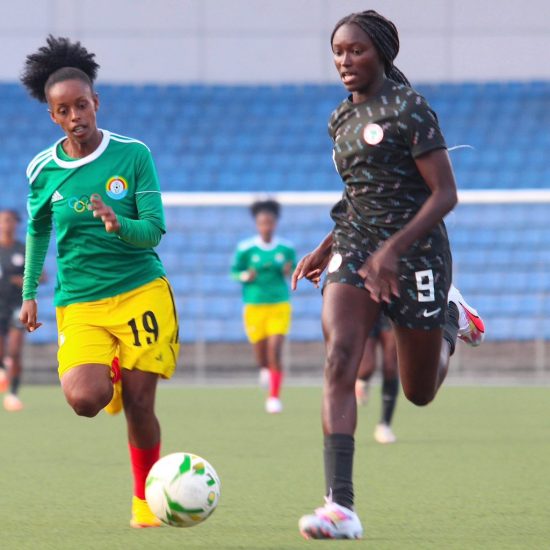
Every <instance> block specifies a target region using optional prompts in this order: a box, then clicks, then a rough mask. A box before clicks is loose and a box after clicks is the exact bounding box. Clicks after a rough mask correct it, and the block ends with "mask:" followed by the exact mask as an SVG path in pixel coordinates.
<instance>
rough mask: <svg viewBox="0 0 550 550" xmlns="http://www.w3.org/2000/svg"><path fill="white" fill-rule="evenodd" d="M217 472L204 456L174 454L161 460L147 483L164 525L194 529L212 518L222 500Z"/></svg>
mask: <svg viewBox="0 0 550 550" xmlns="http://www.w3.org/2000/svg"><path fill="white" fill-rule="evenodd" d="M220 489H221V483H220V478H219V477H218V474H217V473H216V470H214V468H213V467H212V465H211V464H210V463H209V462H207V461H206V460H204V458H201V457H200V456H197V455H194V454H191V453H173V454H170V455H166V456H164V457H162V458H161V459H159V460H157V462H155V464H154V465H153V467H152V468H151V471H150V472H149V475H148V476H147V481H146V484H145V498H146V499H147V503H148V504H149V508H151V511H152V512H153V514H155V516H157V517H158V518H159V519H160V520H161V521H162V522H164V523H166V524H167V525H172V526H174V527H193V526H194V525H198V524H199V523H201V522H203V521H204V520H205V519H207V518H208V517H210V515H211V514H212V512H214V510H215V509H216V506H217V505H218V502H219V500H220Z"/></svg>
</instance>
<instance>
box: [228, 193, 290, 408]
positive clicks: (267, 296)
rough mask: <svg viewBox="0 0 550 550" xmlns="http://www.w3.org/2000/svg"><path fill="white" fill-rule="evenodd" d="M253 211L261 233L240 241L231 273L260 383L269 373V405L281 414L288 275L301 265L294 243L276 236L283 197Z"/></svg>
mask: <svg viewBox="0 0 550 550" xmlns="http://www.w3.org/2000/svg"><path fill="white" fill-rule="evenodd" d="M250 211H251V213H252V216H253V218H254V220H255V222H256V228H257V230H258V235H257V236H255V237H252V238H250V239H246V240H244V241H242V242H240V243H239V245H238V246H237V250H236V251H235V255H234V257H233V263H232V266H231V274H232V276H233V278H234V279H235V280H236V281H240V282H241V283H242V289H243V301H244V311H243V319H244V328H245V332H246V335H247V337H248V340H249V341H250V343H251V344H252V346H253V348H254V355H255V357H256V362H257V364H258V367H259V368H260V381H261V383H263V384H265V382H266V380H265V379H266V378H267V376H266V375H268V376H269V379H268V380H267V382H268V384H267V385H268V386H269V396H268V398H267V401H266V403H265V409H266V411H267V412H268V413H271V414H276V413H280V412H282V410H283V405H282V402H281V397H280V392H281V384H282V381H283V364H282V352H283V344H284V341H285V337H286V335H287V334H288V332H289V330H290V322H291V316H292V309H291V305H290V294H289V289H288V281H287V279H288V278H289V277H290V274H291V273H292V270H293V269H294V268H295V266H296V252H295V251H294V248H293V247H292V245H291V244H290V243H288V242H287V241H284V240H282V239H279V238H277V237H276V236H275V231H276V229H277V222H278V220H279V216H280V211H281V207H280V205H279V203H278V202H276V201H274V200H265V201H257V202H255V203H254V204H253V205H252V206H251V207H250Z"/></svg>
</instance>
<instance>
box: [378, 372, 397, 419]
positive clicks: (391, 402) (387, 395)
mask: <svg viewBox="0 0 550 550" xmlns="http://www.w3.org/2000/svg"><path fill="white" fill-rule="evenodd" d="M398 394H399V378H397V376H396V377H395V378H389V379H386V378H384V381H383V382H382V418H381V421H382V423H383V424H386V425H387V426H389V425H390V424H391V419H392V416H393V411H394V409H395V402H396V401H397V395H398Z"/></svg>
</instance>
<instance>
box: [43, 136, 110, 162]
mask: <svg viewBox="0 0 550 550" xmlns="http://www.w3.org/2000/svg"><path fill="white" fill-rule="evenodd" d="M98 130H99V131H100V132H101V133H102V135H103V137H102V138H101V143H100V144H99V147H98V148H97V149H96V150H95V151H94V152H93V153H90V154H89V155H87V156H85V157H82V158H81V159H76V160H63V159H60V158H59V157H58V155H57V147H58V146H59V144H60V143H61V142H62V141H64V140H65V139H66V138H65V137H62V138H61V139H59V140H57V141H56V142H55V145H54V146H53V151H52V155H53V160H54V161H55V163H56V164H57V165H58V166H60V167H61V168H79V167H80V166H84V165H85V164H89V163H90V162H93V161H94V160H95V159H97V158H99V157H100V156H101V155H102V154H103V152H104V151H105V149H107V146H108V145H109V141H110V140H111V132H109V131H107V130H101V129H99V128H98Z"/></svg>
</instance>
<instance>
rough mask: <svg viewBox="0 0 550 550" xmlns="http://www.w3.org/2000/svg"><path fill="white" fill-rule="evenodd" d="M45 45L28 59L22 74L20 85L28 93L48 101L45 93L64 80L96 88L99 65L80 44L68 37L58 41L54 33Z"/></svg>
mask: <svg viewBox="0 0 550 550" xmlns="http://www.w3.org/2000/svg"><path fill="white" fill-rule="evenodd" d="M46 43H47V45H46V46H42V47H41V48H39V49H38V51H37V52H35V53H33V54H30V55H28V56H27V59H26V60H25V66H24V68H23V73H22V75H21V82H22V83H23V86H25V88H26V89H27V90H28V92H29V94H30V95H31V96H32V97H34V98H36V99H38V100H39V101H41V102H42V103H46V102H47V97H46V94H47V92H48V90H49V89H50V87H51V86H53V85H54V84H56V83H57V82H62V81H64V80H71V79H77V80H82V81H83V82H85V83H86V84H88V85H89V86H90V88H91V89H93V82H94V80H95V78H96V76H97V70H98V69H99V65H98V64H97V63H96V62H95V61H94V57H95V54H93V53H90V52H88V50H87V49H86V48H84V46H82V45H81V44H80V42H71V41H70V40H69V39H68V38H62V37H58V38H55V37H54V36H52V35H51V34H50V35H49V36H48V38H47V39H46Z"/></svg>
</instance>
